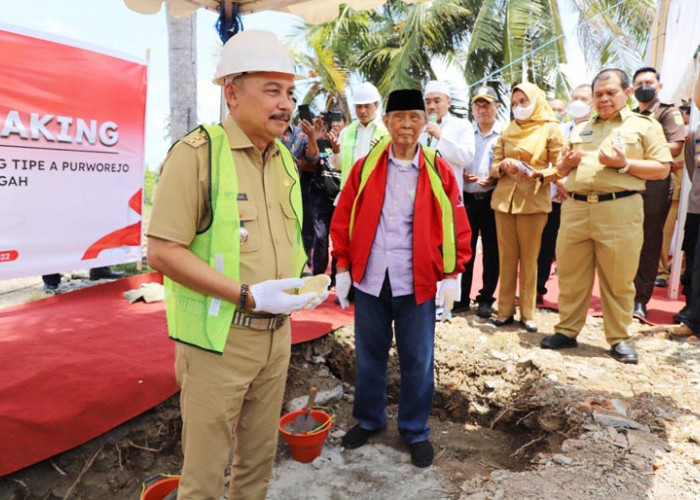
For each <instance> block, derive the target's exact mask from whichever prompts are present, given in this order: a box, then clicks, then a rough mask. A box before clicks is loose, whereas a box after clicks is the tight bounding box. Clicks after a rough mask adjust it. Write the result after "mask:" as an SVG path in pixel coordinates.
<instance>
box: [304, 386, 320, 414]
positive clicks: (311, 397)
mask: <svg viewBox="0 0 700 500" xmlns="http://www.w3.org/2000/svg"><path fill="white" fill-rule="evenodd" d="M317 392H318V389H317V388H316V387H312V388H311V389H310V390H309V400H308V401H307V402H306V413H308V412H310V411H311V409H312V408H313V407H314V400H315V399H316V393H317Z"/></svg>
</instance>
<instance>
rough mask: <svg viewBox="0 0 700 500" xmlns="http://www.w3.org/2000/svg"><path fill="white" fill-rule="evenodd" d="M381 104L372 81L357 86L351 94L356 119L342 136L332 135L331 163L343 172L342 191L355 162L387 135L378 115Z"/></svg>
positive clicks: (330, 136)
mask: <svg viewBox="0 0 700 500" xmlns="http://www.w3.org/2000/svg"><path fill="white" fill-rule="evenodd" d="M380 101H381V97H380V96H379V91H378V90H377V87H375V86H374V85H372V84H371V83H369V82H364V83H361V84H359V85H357V86H356V87H355V88H353V92H352V103H353V105H354V106H355V114H356V115H357V119H356V120H354V121H353V122H352V123H350V125H348V126H347V127H345V128H344V129H343V131H342V132H341V133H340V137H338V138H336V137H335V135H334V134H333V133H330V134H329V138H330V140H331V143H332V144H333V155H332V156H331V164H332V165H333V166H334V167H335V169H336V170H340V173H341V178H340V188H341V189H342V188H343V186H344V185H345V181H346V180H347V178H348V175H349V174H350V169H351V168H352V166H353V165H354V164H355V162H356V161H357V160H359V159H360V158H362V157H363V156H366V155H367V153H369V150H370V147H371V146H372V145H373V144H374V143H376V142H377V141H378V140H379V139H381V138H382V137H384V136H385V135H388V132H387V130H386V127H385V126H384V124H383V123H382V121H381V120H380V119H379V116H378V115H377V111H378V110H379V103H380Z"/></svg>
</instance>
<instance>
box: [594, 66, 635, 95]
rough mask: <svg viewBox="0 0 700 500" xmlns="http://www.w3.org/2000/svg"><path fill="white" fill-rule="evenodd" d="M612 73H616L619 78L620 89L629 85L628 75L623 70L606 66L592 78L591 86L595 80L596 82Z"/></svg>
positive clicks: (605, 78)
mask: <svg viewBox="0 0 700 500" xmlns="http://www.w3.org/2000/svg"><path fill="white" fill-rule="evenodd" d="M613 73H614V74H616V75H617V76H618V78H619V79H620V85H622V90H626V89H628V88H629V87H630V76H629V75H628V74H627V73H626V72H625V71H623V70H621V69H618V68H606V69H604V70H602V71H601V72H600V73H598V74H597V75H596V76H595V77H594V78H593V82H591V88H594V87H595V82H597V81H598V80H607V79H608V78H610V75H611V74H613Z"/></svg>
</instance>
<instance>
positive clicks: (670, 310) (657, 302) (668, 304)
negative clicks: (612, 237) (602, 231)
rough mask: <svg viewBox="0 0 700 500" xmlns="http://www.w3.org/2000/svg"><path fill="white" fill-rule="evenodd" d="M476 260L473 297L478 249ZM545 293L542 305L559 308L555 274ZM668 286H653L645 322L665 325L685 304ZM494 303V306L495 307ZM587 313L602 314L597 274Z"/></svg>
mask: <svg viewBox="0 0 700 500" xmlns="http://www.w3.org/2000/svg"><path fill="white" fill-rule="evenodd" d="M478 252H479V253H478V254H477V256H476V260H475V261H474V283H473V284H472V293H471V296H472V297H475V296H476V295H477V293H478V292H479V289H480V288H481V273H482V269H483V266H482V255H481V251H480V250H478ZM552 269H553V270H554V269H556V263H554V264H553V265H552ZM546 286H547V294H546V295H545V296H544V305H545V307H547V308H549V309H554V310H559V282H558V280H557V277H556V275H554V276H551V277H550V278H549V281H547V285H546ZM667 293H668V288H659V287H654V293H653V295H652V296H651V299H650V300H649V303H648V304H647V323H651V324H654V325H666V324H670V323H672V322H673V319H672V316H673V315H674V314H676V313H677V312H678V311H680V310H681V309H682V308H683V306H684V305H685V299H684V297H683V295H681V294H679V298H678V299H676V300H673V299H669V298H668V296H667ZM496 297H498V288H496ZM496 305H497V304H496V303H494V308H495V307H496ZM588 313H589V314H591V315H592V316H602V314H603V313H602V311H601V307H600V287H599V286H598V276H596V278H595V282H594V283H593V295H592V297H591V304H590V306H589V308H588Z"/></svg>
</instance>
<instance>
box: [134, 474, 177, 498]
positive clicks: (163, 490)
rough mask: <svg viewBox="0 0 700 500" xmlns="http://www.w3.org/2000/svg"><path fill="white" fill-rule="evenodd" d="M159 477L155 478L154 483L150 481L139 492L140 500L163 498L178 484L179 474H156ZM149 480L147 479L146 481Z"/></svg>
mask: <svg viewBox="0 0 700 500" xmlns="http://www.w3.org/2000/svg"><path fill="white" fill-rule="evenodd" d="M156 477H160V478H161V479H156V482H155V483H151V484H150V485H149V486H148V487H147V488H146V489H145V490H144V491H143V493H141V500H163V499H164V498H165V497H166V496H167V495H168V493H171V492H172V491H173V490H174V489H175V488H177V485H178V484H180V476H174V477H170V476H156ZM149 480H150V478H149V479H147V480H146V482H147V483H148V481H149Z"/></svg>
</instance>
